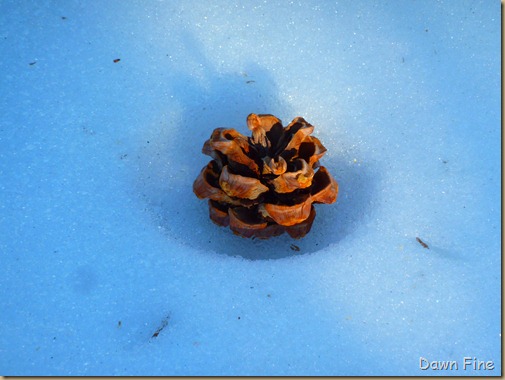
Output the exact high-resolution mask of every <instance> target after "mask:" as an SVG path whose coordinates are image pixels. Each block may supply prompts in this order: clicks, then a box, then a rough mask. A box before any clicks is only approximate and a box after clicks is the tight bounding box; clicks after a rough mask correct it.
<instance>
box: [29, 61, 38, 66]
mask: <svg viewBox="0 0 505 380" xmlns="http://www.w3.org/2000/svg"><path fill="white" fill-rule="evenodd" d="M36 63H37V61H34V62H30V63H29V65H30V66H33V65H35V64H36Z"/></svg>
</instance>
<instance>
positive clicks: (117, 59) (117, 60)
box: [113, 58, 121, 63]
mask: <svg viewBox="0 0 505 380" xmlns="http://www.w3.org/2000/svg"><path fill="white" fill-rule="evenodd" d="M119 61H121V59H119V58H116V59H115V60H114V61H113V62H114V63H118V62H119Z"/></svg>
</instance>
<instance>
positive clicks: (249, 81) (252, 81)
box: [246, 80, 256, 84]
mask: <svg viewBox="0 0 505 380" xmlns="http://www.w3.org/2000/svg"><path fill="white" fill-rule="evenodd" d="M255 82H256V81H255V80H248V81H246V83H247V84H249V83H255Z"/></svg>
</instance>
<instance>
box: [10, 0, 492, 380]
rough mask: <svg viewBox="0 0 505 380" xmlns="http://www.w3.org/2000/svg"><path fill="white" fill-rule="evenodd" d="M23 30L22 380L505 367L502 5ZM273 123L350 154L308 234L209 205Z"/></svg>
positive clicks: (57, 21) (14, 200)
mask: <svg viewBox="0 0 505 380" xmlns="http://www.w3.org/2000/svg"><path fill="white" fill-rule="evenodd" d="M0 25H1V28H0V30H1V32H0V46H1V51H2V53H1V56H0V72H2V76H1V77H0V81H1V82H0V83H1V85H0V87H1V88H2V92H1V95H0V99H1V102H0V114H1V115H2V117H1V119H0V147H1V148H0V208H1V212H0V252H1V255H0V266H1V267H2V269H3V275H2V277H1V279H0V289H1V293H0V294H1V295H0V300H1V305H2V313H1V317H0V373H1V374H3V375H404V376H405V375H437V374H442V375H475V374H478V375H494V376H496V375H500V374H501V346H500V345H501V327H500V310H501V303H500V288H501V279H500V266H501V246H500V241H501V240H500V239H501V224H500V210H501V197H500V138H501V131H500V56H499V54H500V34H499V33H500V3H499V2H498V1H495V2H492V1H486V2H483V1H482V2H480V1H467V0H464V1H459V2H457V3H455V2H451V1H432V0H429V1H423V2H402V3H398V2H395V1H380V2H368V1H343V2H312V1H307V2H305V1H303V2H296V1H295V2H285V1H279V2H275V1H264V2H235V3H234V2H226V1H214V2H198V1H160V2H155V1H126V2H124V1H107V2H98V1H96V2H79V1H49V2H30V1H25V2H17V1H3V2H1V3H0ZM115 59H119V61H118V62H114V60H115ZM251 112H255V113H272V114H274V115H276V116H278V117H280V118H281V119H282V120H283V122H284V123H285V124H287V123H289V121H291V119H293V118H294V117H296V116H303V117H304V118H305V119H306V120H307V121H309V122H310V123H311V124H313V125H315V127H316V128H315V131H314V135H315V136H317V137H318V138H319V139H321V141H322V142H323V144H324V145H325V146H326V148H327V149H328V153H327V154H326V156H325V157H324V158H323V159H322V164H323V165H325V166H326V167H327V168H328V169H329V171H330V173H332V174H333V175H334V177H335V178H336V180H337V181H338V183H339V197H338V200H337V203H336V204H334V205H318V206H317V208H316V209H317V216H316V220H315V223H314V226H313V228H312V231H311V232H310V233H309V235H308V236H307V237H305V238H304V239H302V240H293V239H291V238H289V236H287V235H286V236H281V237H277V238H274V239H271V240H267V241H260V240H246V239H242V238H240V237H237V236H235V235H233V234H232V233H231V232H230V231H229V230H228V229H224V228H220V227H218V226H216V225H214V224H212V223H211V222H210V220H209V219H208V210H207V206H206V202H204V201H201V200H198V199H197V198H196V197H195V196H194V194H193V192H192V183H193V181H194V179H195V178H196V176H197V175H198V173H199V171H200V170H201V168H202V167H203V166H204V165H205V164H206V163H207V162H208V160H209V158H208V157H207V156H204V155H203V154H201V147H202V145H203V143H204V141H205V140H206V139H207V138H208V137H209V136H210V133H211V132H212V130H213V129H214V128H216V127H220V126H225V127H232V128H236V129H238V130H239V131H241V132H242V133H247V129H246V125H245V118H246V116H247V115H248V114H249V113H251ZM416 237H419V238H420V239H422V240H423V241H424V242H426V243H427V244H428V245H429V249H425V248H423V247H422V246H421V245H420V244H419V243H418V242H417V241H416ZM292 244H295V245H297V246H298V247H299V248H300V251H294V250H292V249H291V247H290V246H291V245H292ZM156 332H158V334H157V335H156V334H155V333H156ZM154 335H156V336H154ZM421 357H423V358H426V359H428V360H429V361H430V362H431V361H451V360H453V361H456V362H457V363H458V365H459V368H458V370H436V369H427V370H422V369H421V368H420V358H421ZM464 357H471V358H476V359H477V360H481V361H493V363H494V365H493V368H494V369H489V370H484V369H481V370H477V371H475V370H473V368H472V367H471V366H468V367H467V368H466V369H464V368H463V361H464Z"/></svg>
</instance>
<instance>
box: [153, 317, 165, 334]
mask: <svg viewBox="0 0 505 380" xmlns="http://www.w3.org/2000/svg"><path fill="white" fill-rule="evenodd" d="M168 319H169V317H168V316H167V317H166V318H165V319H163V320H162V321H161V325H160V327H158V329H157V330H156V331H155V332H154V334H153V336H152V337H151V338H156V337H157V336H158V335H160V332H161V331H162V330H163V329H164V328H165V327H167V326H168Z"/></svg>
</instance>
